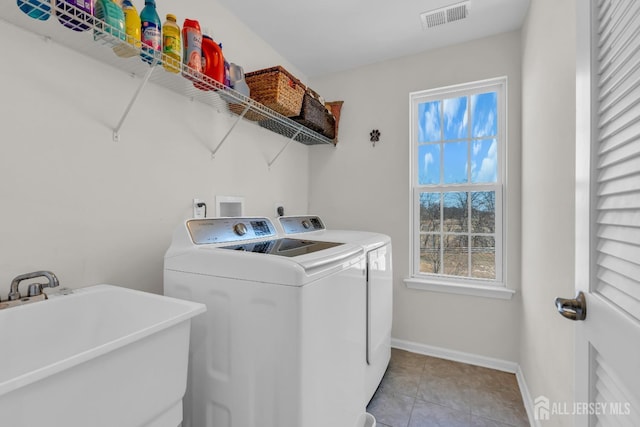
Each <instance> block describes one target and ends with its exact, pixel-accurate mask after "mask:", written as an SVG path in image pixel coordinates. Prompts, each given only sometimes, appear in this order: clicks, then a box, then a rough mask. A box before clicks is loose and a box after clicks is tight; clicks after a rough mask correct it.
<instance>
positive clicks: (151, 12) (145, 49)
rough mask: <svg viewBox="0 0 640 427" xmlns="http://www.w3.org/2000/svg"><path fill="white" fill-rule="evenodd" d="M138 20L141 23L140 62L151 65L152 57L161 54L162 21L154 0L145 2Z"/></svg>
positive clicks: (157, 56)
mask: <svg viewBox="0 0 640 427" xmlns="http://www.w3.org/2000/svg"><path fill="white" fill-rule="evenodd" d="M140 20H141V21H142V31H141V33H140V40H141V41H142V53H141V54H140V55H141V56H142V60H143V61H144V62H148V63H149V64H153V62H154V57H156V58H158V60H157V63H159V62H160V60H159V58H160V55H161V52H162V21H160V16H159V15H158V12H157V11H156V2H155V0H145V2H144V8H143V9H142V12H140Z"/></svg>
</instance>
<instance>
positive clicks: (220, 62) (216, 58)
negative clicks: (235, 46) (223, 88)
mask: <svg viewBox="0 0 640 427" xmlns="http://www.w3.org/2000/svg"><path fill="white" fill-rule="evenodd" d="M202 74H204V75H205V76H207V77H209V78H210V79H212V80H215V81H217V82H218V83H220V84H224V56H223V55H222V49H220V46H218V44H216V42H214V41H213V39H212V38H211V37H209V36H208V35H206V34H204V35H203V36H202ZM194 86H195V87H197V88H198V89H202V90H209V89H210V87H207V86H204V87H203V86H202V85H198V84H197V83H194Z"/></svg>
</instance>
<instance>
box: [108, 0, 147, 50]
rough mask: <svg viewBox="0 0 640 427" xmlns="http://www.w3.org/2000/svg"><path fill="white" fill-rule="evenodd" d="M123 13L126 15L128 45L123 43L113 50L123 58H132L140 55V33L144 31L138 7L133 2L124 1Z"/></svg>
mask: <svg viewBox="0 0 640 427" xmlns="http://www.w3.org/2000/svg"><path fill="white" fill-rule="evenodd" d="M122 12H123V13H124V30H125V34H126V41H127V43H122V44H120V45H118V46H116V47H114V48H113V51H114V52H115V53H116V55H118V56H120V57H122V58H131V57H133V56H136V55H137V54H138V49H140V46H141V42H140V33H141V31H142V22H141V21H140V15H138V11H137V9H136V7H135V6H134V5H133V3H131V0H123V2H122Z"/></svg>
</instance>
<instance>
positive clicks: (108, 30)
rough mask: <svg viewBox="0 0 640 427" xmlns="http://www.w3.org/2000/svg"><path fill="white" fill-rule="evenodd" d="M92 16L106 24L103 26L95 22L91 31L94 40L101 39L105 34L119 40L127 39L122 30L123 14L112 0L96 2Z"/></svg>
mask: <svg viewBox="0 0 640 427" xmlns="http://www.w3.org/2000/svg"><path fill="white" fill-rule="evenodd" d="M93 15H94V16H95V17H96V18H98V19H99V20H101V21H104V23H105V24H106V25H105V26H103V25H102V24H101V23H99V22H96V26H95V27H94V30H93V39H94V40H98V39H101V38H103V37H104V35H105V34H111V35H112V36H114V37H117V38H119V39H121V40H125V39H126V38H127V35H126V33H125V29H124V12H123V11H122V9H120V6H118V5H117V4H116V3H114V2H113V0H96V2H95V5H94V7H93Z"/></svg>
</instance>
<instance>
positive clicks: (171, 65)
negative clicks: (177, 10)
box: [162, 13, 182, 73]
mask: <svg viewBox="0 0 640 427" xmlns="http://www.w3.org/2000/svg"><path fill="white" fill-rule="evenodd" d="M181 52H182V47H181V40H180V27H179V26H178V24H177V23H176V16H175V15H172V14H170V13H168V14H167V20H166V21H165V23H164V25H163V26H162V53H164V54H165V58H164V64H162V65H163V66H164V68H165V70H167V71H170V72H172V73H179V72H180V61H181V59H182V55H181Z"/></svg>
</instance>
